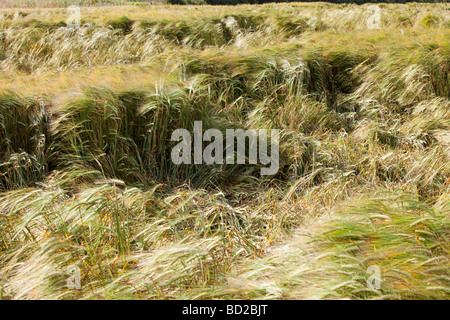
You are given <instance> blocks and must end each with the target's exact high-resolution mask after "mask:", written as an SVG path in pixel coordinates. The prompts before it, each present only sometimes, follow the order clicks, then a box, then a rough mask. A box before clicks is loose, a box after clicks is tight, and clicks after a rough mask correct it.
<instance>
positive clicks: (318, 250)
mask: <svg viewBox="0 0 450 320" xmlns="http://www.w3.org/2000/svg"><path fill="white" fill-rule="evenodd" d="M195 8H197V7H195ZM365 8H366V7H365V6H354V5H331V4H325V3H315V4H278V5H272V4H269V5H261V6H239V7H226V6H224V7H220V8H217V9H214V8H213V7H209V6H204V7H203V6H202V7H198V10H195V11H198V12H196V13H193V11H192V10H191V11H189V16H188V17H183V18H180V17H179V16H174V13H173V12H172V11H173V10H174V9H172V7H170V6H160V7H152V6H149V7H145V8H142V10H141V11H137V10H135V9H133V8H129V7H123V8H121V10H120V12H117V11H115V10H116V9H104V8H89V10H87V9H86V10H87V11H86V14H85V16H83V21H82V26H81V27H80V29H78V30H70V29H68V28H66V27H65V26H64V24H62V23H60V21H61V19H62V17H63V13H64V12H62V11H61V10H60V9H52V10H53V11H49V12H50V13H49V14H48V16H45V15H43V12H42V11H40V10H38V9H36V10H31V9H30V10H23V12H22V11H21V13H17V14H15V13H12V11H11V10H5V11H4V12H1V14H2V16H3V19H2V20H1V21H0V25H1V30H0V43H1V46H0V59H1V61H0V64H1V67H2V69H3V72H4V73H3V74H2V76H1V77H2V78H1V80H2V81H3V82H5V81H7V80H8V81H10V80H12V81H17V82H18V83H19V82H20V79H21V78H22V77H23V78H24V79H31V78H32V77H40V78H39V79H43V80H45V79H47V80H48V79H53V78H52V77H53V76H54V75H55V74H62V73H64V72H66V71H68V70H70V71H71V72H72V73H71V74H76V75H77V77H78V78H81V77H84V76H86V75H87V74H89V76H90V77H91V78H90V79H91V81H90V84H92V82H94V85H88V86H85V85H84V84H83V83H82V82H76V83H74V84H73V85H70V86H68V87H64V88H59V89H58V90H56V89H55V92H52V91H51V90H47V88H44V87H43V86H44V84H42V85H41V87H42V88H41V89H42V92H45V94H44V93H43V94H39V91H38V90H37V89H39V88H40V87H39V86H37V85H34V90H33V92H37V93H35V94H33V95H31V96H27V95H25V94H23V93H21V92H20V90H19V89H17V90H14V91H11V92H6V91H3V92H2V93H1V94H0V253H1V254H0V298H1V299H236V298H240V299H448V298H449V284H450V283H449V282H450V279H449V277H448V274H449V270H448V266H449V261H448V259H449V240H450V239H449V221H448V217H449V207H448V203H449V200H450V197H449V185H450V161H449V157H450V135H449V134H448V131H449V129H450V122H449V119H450V114H449V107H450V100H449V99H450V96H449V94H450V93H449V87H450V83H449V77H448V75H449V71H450V70H449V66H450V63H449V46H448V40H447V39H448V34H449V29H448V14H447V12H448V5H446V4H439V5H434V6H433V5H425V4H408V5H383V18H382V25H383V29H382V30H366V25H365V13H366V12H365ZM213 9H214V10H213ZM105 10H106V11H105ZM158 10H159V11H158ZM177 10H178V9H177ZM179 10H180V11H177V12H178V15H181V14H182V13H183V12H185V11H184V10H186V9H185V8H184V7H181V8H179ZM252 10H254V11H252ZM104 12H107V14H106V15H105V16H104V17H102V18H98V16H99V15H101V14H103V13H104ZM14 16H15V18H14ZM96 16H97V17H96ZM122 16H123V17H122ZM121 17H122V18H121ZM33 19H34V20H33ZM108 65H109V66H108ZM119 65H120V68H117V69H114V67H115V66H119ZM150 69H151V70H156V71H157V72H154V73H152V74H151V75H148V76H147V77H146V76H145V75H144V74H145V72H146V71H147V70H150ZM111 70H113V71H114V70H116V71H117V73H119V75H115V76H116V77H118V78H120V77H123V81H122V84H123V86H121V85H120V82H119V84H117V83H116V85H115V86H114V88H113V86H112V85H108V76H109V75H111V74H110V73H108V72H111ZM124 70H128V72H133V70H139V72H140V74H139V78H138V79H136V80H135V81H134V82H133V81H126V80H125V76H123V75H122V72H124ZM155 74H156V75H161V76H162V77H161V78H160V79H158V78H157V77H156V78H155ZM68 77H70V76H68ZM127 77H128V78H126V79H129V78H130V75H129V74H128V76H127ZM136 77H137V72H136ZM74 79H75V77H74ZM140 79H143V81H142V82H143V84H142V85H140V86H137V85H135V83H137V82H139V80H140ZM74 81H75V80H74ZM96 83H98V85H95V84H96ZM47 85H48V81H47V82H45V86H47ZM49 86H50V87H51V88H53V87H56V85H51V84H50V85H49ZM9 88H11V86H9ZM200 120H201V121H202V123H203V129H204V130H206V129H208V128H217V129H219V130H220V131H221V132H225V130H226V129H230V128H233V129H237V128H241V129H279V130H280V168H279V171H278V173H277V174H276V175H273V176H261V175H260V170H259V169H260V167H259V165H231V164H224V165H219V164H217V165H211V166H208V165H187V164H182V165H175V164H174V163H173V162H172V161H171V150H172V147H173V146H174V145H175V144H176V142H174V141H171V134H172V132H173V131H174V130H175V129H180V128H183V129H187V130H188V131H190V132H192V130H193V125H194V121H200ZM371 266H372V267H375V268H379V270H380V272H381V286H380V287H379V288H374V289H373V288H371V287H370V286H369V285H368V284H367V280H370V279H369V277H370V276H371V275H372V274H371V273H370V272H369V270H370V269H369V267H371ZM74 268H75V269H77V270H79V272H80V273H79V274H80V280H81V288H79V289H71V288H69V287H68V286H67V283H66V280H67V279H68V277H69V276H71V272H72V271H73V270H74Z"/></svg>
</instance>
